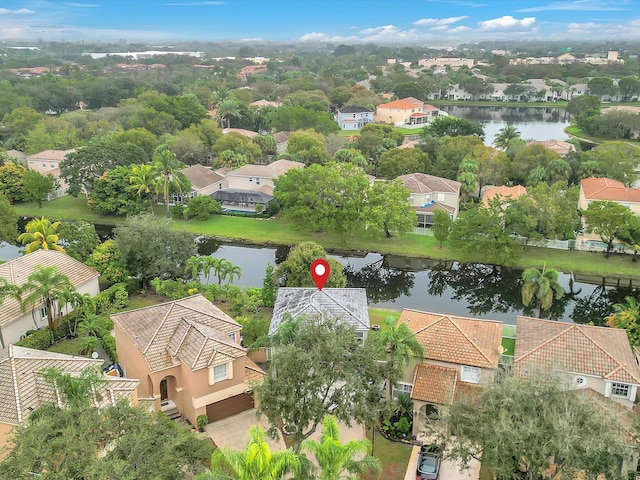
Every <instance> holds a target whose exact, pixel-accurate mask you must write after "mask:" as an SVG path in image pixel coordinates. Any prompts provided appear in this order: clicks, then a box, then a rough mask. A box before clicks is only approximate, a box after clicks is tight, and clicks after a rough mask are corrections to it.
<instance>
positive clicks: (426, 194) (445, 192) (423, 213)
mask: <svg viewBox="0 0 640 480" xmlns="http://www.w3.org/2000/svg"><path fill="white" fill-rule="evenodd" d="M398 179H399V180H400V181H401V182H402V185H403V186H404V188H406V189H407V190H409V191H410V192H411V196H410V201H411V206H412V207H413V209H414V210H415V211H416V213H417V215H418V227H421V228H425V227H428V226H430V225H432V224H433V212H434V211H435V210H437V209H441V210H445V211H446V212H447V213H449V215H450V216H451V218H452V219H453V220H455V219H456V217H457V216H458V209H459V206H460V182H456V181H455V180H449V179H447V178H440V177H436V176H433V175H427V174H426V173H410V174H407V175H401V176H399V177H398Z"/></svg>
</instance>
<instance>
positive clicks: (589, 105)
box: [567, 95, 600, 115]
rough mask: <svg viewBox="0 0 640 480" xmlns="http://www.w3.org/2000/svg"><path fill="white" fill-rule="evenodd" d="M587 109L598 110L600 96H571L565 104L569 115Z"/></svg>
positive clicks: (578, 113) (577, 113)
mask: <svg viewBox="0 0 640 480" xmlns="http://www.w3.org/2000/svg"><path fill="white" fill-rule="evenodd" d="M589 110H600V97H599V96H598V95H580V96H577V97H573V98H572V99H571V100H569V104H568V105H567V112H569V113H570V114H571V115H580V114H581V113H584V112H587V111H589Z"/></svg>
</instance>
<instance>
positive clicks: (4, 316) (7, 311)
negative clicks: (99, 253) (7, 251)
mask: <svg viewBox="0 0 640 480" xmlns="http://www.w3.org/2000/svg"><path fill="white" fill-rule="evenodd" d="M36 265H40V266H42V267H56V268H57V269H58V271H59V272H60V273H62V274H64V275H66V276H67V277H68V278H69V281H70V282H71V284H72V285H73V286H74V287H78V286H80V285H82V284H83V283H85V282H87V281H89V280H91V279H93V278H96V277H97V276H98V275H99V273H98V272H96V271H95V270H94V269H92V268H89V267H87V266H86V265H85V264H84V263H82V262H79V261H78V260H76V259H75V258H73V257H70V256H69V255H67V254H66V253H63V252H58V251H55V250H36V251H35V252H32V253H29V254H27V255H23V256H22V257H18V258H16V259H14V260H11V261H10V262H7V263H3V264H2V265H0V278H4V279H5V280H6V281H7V282H8V283H10V284H12V285H16V286H18V287H20V286H22V285H24V284H25V283H27V279H28V278H29V275H31V274H32V273H33V269H34V267H35V266H36ZM21 316H22V310H20V302H18V301H17V300H16V299H14V298H5V299H4V302H3V303H2V308H0V326H2V325H6V324H7V323H9V322H11V321H12V320H15V319H16V318H19V317H21Z"/></svg>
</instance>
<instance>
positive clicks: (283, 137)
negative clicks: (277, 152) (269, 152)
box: [271, 131, 291, 143]
mask: <svg viewBox="0 0 640 480" xmlns="http://www.w3.org/2000/svg"><path fill="white" fill-rule="evenodd" d="M290 135H291V132H287V131H282V132H276V133H272V134H271V136H272V137H273V138H275V140H276V143H284V142H287V141H289V136H290Z"/></svg>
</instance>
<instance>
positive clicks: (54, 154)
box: [28, 148, 76, 162]
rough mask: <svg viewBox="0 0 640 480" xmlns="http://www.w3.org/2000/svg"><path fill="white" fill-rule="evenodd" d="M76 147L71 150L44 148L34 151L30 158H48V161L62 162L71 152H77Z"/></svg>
mask: <svg viewBox="0 0 640 480" xmlns="http://www.w3.org/2000/svg"><path fill="white" fill-rule="evenodd" d="M75 151H76V149H75V148H72V149H71V150H44V151H42V152H38V153H34V154H33V155H30V156H29V157H28V158H29V160H47V161H51V160H53V161H58V162H61V161H62V160H64V157H66V156H67V154H69V153H73V152H75Z"/></svg>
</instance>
